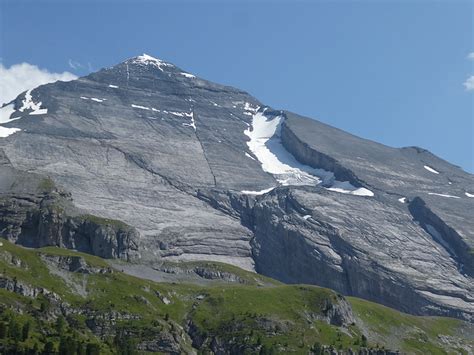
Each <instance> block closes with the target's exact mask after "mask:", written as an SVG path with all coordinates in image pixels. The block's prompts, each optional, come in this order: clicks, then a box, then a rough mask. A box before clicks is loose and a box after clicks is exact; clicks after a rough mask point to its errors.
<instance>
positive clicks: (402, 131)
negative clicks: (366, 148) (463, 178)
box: [0, 0, 474, 173]
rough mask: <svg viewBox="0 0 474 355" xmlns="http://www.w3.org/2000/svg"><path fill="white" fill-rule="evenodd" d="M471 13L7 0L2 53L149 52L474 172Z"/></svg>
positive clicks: (105, 61) (382, 6)
mask: <svg viewBox="0 0 474 355" xmlns="http://www.w3.org/2000/svg"><path fill="white" fill-rule="evenodd" d="M473 13H474V2H473V1H455V0H452V1H379V2H376V1H331V2H330V1H129V2H121V1H70V0H69V1H41V0H36V1H27V2H24V1H19V0H14V1H13V0H11V1H10V0H0V57H1V58H2V65H3V66H4V68H8V67H10V66H11V65H13V64H18V63H23V62H27V63H30V64H34V65H37V66H39V67H40V68H44V69H47V70H48V71H50V72H63V71H69V72H72V73H74V74H76V75H84V74H87V73H88V72H89V71H90V70H97V69H99V68H101V67H105V66H112V65H114V64H116V63H118V62H120V61H122V60H124V59H126V58H128V57H132V56H135V55H139V54H142V53H148V54H150V55H153V56H156V57H159V58H162V59H164V60H166V61H169V62H172V63H174V64H176V65H178V66H179V67H181V68H183V69H185V70H187V71H189V72H192V73H194V74H196V75H199V76H201V77H203V78H206V79H209V80H212V81H216V82H219V83H223V84H229V85H232V86H236V87H239V88H241V89H244V90H246V91H248V92H250V93H251V94H253V95H254V96H255V97H257V98H258V99H259V100H260V101H262V102H263V103H265V104H267V105H270V106H272V107H274V108H278V109H288V110H291V111H294V112H297V113H300V114H303V115H307V116H309V117H313V118H316V119H319V120H321V121H323V122H326V123H329V124H331V125H333V126H336V127H338V128H341V129H344V130H346V131H349V132H351V133H354V134H356V135H359V136H361V137H364V138H369V139H372V140H375V141H379V142H381V143H384V144H387V145H390V146H394V147H401V146H409V145H417V146H421V147H424V148H427V149H429V150H431V151H432V152H434V153H435V154H437V155H439V156H440V157H442V158H444V159H447V160H449V161H450V162H452V163H454V164H457V165H460V166H461V167H463V168H464V169H465V170H466V171H469V172H471V173H472V172H474V139H473V137H474V123H473V121H474V90H467V89H466V86H464V85H463V83H465V82H466V81H467V80H468V78H469V77H471V76H472V75H474V67H473V66H474V59H471V60H470V59H469V58H468V56H469V54H470V53H472V52H474V19H473V17H474V15H473ZM0 80H1V79H0Z"/></svg>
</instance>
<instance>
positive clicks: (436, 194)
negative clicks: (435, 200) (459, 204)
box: [428, 192, 461, 198]
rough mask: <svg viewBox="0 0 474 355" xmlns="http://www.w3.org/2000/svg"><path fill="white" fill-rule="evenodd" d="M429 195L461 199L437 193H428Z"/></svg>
mask: <svg viewBox="0 0 474 355" xmlns="http://www.w3.org/2000/svg"><path fill="white" fill-rule="evenodd" d="M428 195H435V196H441V197H450V198H461V197H458V196H453V195H447V194H438V193H436V192H428Z"/></svg>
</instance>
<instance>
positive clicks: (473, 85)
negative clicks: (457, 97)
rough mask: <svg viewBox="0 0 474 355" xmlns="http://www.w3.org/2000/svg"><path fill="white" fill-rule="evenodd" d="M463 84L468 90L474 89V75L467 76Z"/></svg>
mask: <svg viewBox="0 0 474 355" xmlns="http://www.w3.org/2000/svg"><path fill="white" fill-rule="evenodd" d="M463 85H464V87H465V88H466V90H467V91H471V90H474V75H471V76H470V77H469V78H467V80H466V81H465V82H464V84H463Z"/></svg>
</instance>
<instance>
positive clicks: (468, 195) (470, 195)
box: [464, 192, 474, 197]
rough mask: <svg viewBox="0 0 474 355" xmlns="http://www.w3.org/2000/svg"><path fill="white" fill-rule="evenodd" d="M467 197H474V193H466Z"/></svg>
mask: <svg viewBox="0 0 474 355" xmlns="http://www.w3.org/2000/svg"><path fill="white" fill-rule="evenodd" d="M464 194H465V195H466V196H467V197H474V194H470V193H469V192H465V193H464Z"/></svg>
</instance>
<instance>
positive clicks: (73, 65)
mask: <svg viewBox="0 0 474 355" xmlns="http://www.w3.org/2000/svg"><path fill="white" fill-rule="evenodd" d="M68 64H69V66H70V67H71V69H74V70H76V69H82V68H84V66H83V65H82V64H81V63H79V62H77V61H75V60H72V59H69V61H68Z"/></svg>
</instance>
